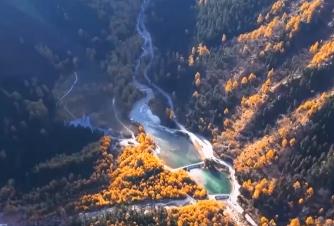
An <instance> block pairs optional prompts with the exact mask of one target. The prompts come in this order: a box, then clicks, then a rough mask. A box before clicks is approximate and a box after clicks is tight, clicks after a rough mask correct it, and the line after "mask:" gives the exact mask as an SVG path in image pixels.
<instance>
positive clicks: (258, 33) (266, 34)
mask: <svg viewBox="0 0 334 226" xmlns="http://www.w3.org/2000/svg"><path fill="white" fill-rule="evenodd" d="M279 24H280V20H279V17H275V18H274V19H273V20H272V21H271V22H270V23H268V24H266V25H261V26H260V27H259V28H258V29H256V30H254V31H252V32H249V33H245V34H241V35H239V37H238V41H239V42H244V41H253V40H256V39H259V38H270V37H271V36H272V35H273V32H274V30H275V29H276V28H277V27H278V25H279Z"/></svg>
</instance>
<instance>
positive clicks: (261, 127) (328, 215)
mask: <svg viewBox="0 0 334 226" xmlns="http://www.w3.org/2000/svg"><path fill="white" fill-rule="evenodd" d="M189 7H191V8H192V9H193V10H194V11H195V12H196V14H197V17H196V22H194V23H196V32H193V33H194V36H193V39H192V43H193V45H192V46H193V47H192V46H190V45H189V46H185V47H184V48H185V49H187V48H188V53H187V55H185V54H183V52H182V50H180V52H174V54H175V55H174V56H172V57H170V58H169V59H174V61H175V63H174V64H175V67H177V74H178V75H176V74H175V73H173V72H172V73H171V76H170V77H171V78H172V79H175V80H176V81H178V82H179V83H181V84H183V86H184V87H185V88H186V89H191V90H192V91H189V93H188V94H187V95H186V96H187V97H185V96H184V95H182V94H181V93H182V91H181V90H180V89H178V88H177V87H173V88H172V91H173V92H174V93H175V100H177V101H179V100H183V101H185V102H188V103H189V104H187V105H186V106H184V105H183V104H179V105H178V106H179V107H178V109H177V114H178V115H180V116H181V117H182V115H184V111H186V112H187V115H186V117H185V121H186V122H187V123H188V126H189V127H190V128H192V129H194V130H197V131H198V132H200V133H202V134H207V135H210V136H212V142H213V143H214V147H215V152H216V154H217V156H219V157H221V158H226V159H233V162H234V167H235V169H236V171H237V175H238V178H239V182H240V183H241V184H242V193H243V196H244V197H241V200H242V203H243V205H244V206H245V207H246V208H248V209H249V211H250V212H251V213H252V214H251V215H254V216H256V217H255V218H256V219H258V221H259V222H260V221H262V224H263V225H267V223H268V222H269V221H270V220H271V219H272V220H273V221H275V222H276V223H277V224H278V225H287V224H289V222H290V221H291V225H294V224H295V223H296V222H297V221H298V222H300V224H310V222H311V220H313V221H315V222H318V223H319V224H320V225H324V224H325V219H328V220H327V221H326V222H327V223H326V224H328V225H331V223H330V222H332V221H331V219H333V217H334V215H333V211H334V210H333V208H332V206H333V197H334V196H333V195H334V190H333V181H332V175H333V173H334V171H333V164H334V162H333V161H332V158H333V157H332V155H333V144H334V137H332V135H331V134H332V132H331V131H332V129H333V128H332V127H333V126H332V125H333V122H332V121H333V113H334V112H333V111H334V108H333V107H334V105H333V104H334V98H333V95H334V91H333V90H334V83H333V82H334V80H333V77H332V75H333V69H334V66H333V57H334V48H333V46H334V45H333V44H334V39H333V37H334V12H333V9H334V3H333V2H332V1H326V0H294V1H284V0H277V1H255V2H252V1H250V2H249V3H246V2H244V1H243V2H242V3H241V2H238V1H217V0H207V1H198V2H197V3H196V6H195V5H193V6H191V5H189ZM195 34H196V35H195ZM180 55H181V56H180ZM169 70H170V69H169ZM162 77H164V75H162ZM189 77H190V78H191V80H192V82H191V84H189ZM159 80H160V82H161V84H164V83H163V81H164V78H160V79H157V81H159ZM185 81H186V82H187V84H186V83H185ZM165 84H167V85H166V87H167V88H166V89H168V87H169V86H168V83H165ZM191 86H192V87H191ZM183 89H184V88H183ZM183 93H184V92H183ZM190 93H192V95H191V94H190ZM187 98H188V99H187ZM180 102H181V103H182V101H180ZM183 103H184V102H183ZM254 207H255V209H253V208H254ZM263 216H264V217H266V219H267V218H268V219H269V220H268V221H267V220H266V219H265V218H261V217H263ZM292 219H293V220H292ZM273 221H271V223H268V224H272V223H273ZM307 222H308V223H307ZM310 225H312V224H310Z"/></svg>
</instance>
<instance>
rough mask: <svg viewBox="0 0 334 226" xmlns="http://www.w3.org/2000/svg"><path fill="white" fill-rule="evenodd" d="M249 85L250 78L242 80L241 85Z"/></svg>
mask: <svg viewBox="0 0 334 226" xmlns="http://www.w3.org/2000/svg"><path fill="white" fill-rule="evenodd" d="M247 83H248V78H247V77H243V78H242V79H241V84H242V85H246V84H247Z"/></svg>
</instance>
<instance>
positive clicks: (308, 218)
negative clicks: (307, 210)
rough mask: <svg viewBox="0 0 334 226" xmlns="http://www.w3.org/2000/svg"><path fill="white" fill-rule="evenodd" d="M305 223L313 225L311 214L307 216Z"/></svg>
mask: <svg viewBox="0 0 334 226" xmlns="http://www.w3.org/2000/svg"><path fill="white" fill-rule="evenodd" d="M305 224H306V225H314V219H313V217H311V216H308V217H307V218H306V220H305Z"/></svg>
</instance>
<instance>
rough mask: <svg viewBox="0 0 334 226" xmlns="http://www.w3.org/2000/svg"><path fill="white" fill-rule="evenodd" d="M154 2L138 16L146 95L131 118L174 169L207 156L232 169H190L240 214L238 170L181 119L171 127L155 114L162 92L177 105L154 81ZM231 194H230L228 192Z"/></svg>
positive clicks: (145, 4)
mask: <svg viewBox="0 0 334 226" xmlns="http://www.w3.org/2000/svg"><path fill="white" fill-rule="evenodd" d="M149 4H150V0H144V1H143V3H142V6H141V10H140V12H139V15H138V18H137V32H138V34H139V35H140V36H141V38H142V39H143V45H142V54H141V55H140V57H139V59H138V63H137V65H136V68H135V73H134V77H133V82H134V85H135V86H136V88H137V89H139V90H141V91H142V92H143V93H144V94H145V96H144V98H142V99H140V100H139V101H138V102H137V103H135V105H134V107H133V109H132V111H131V113H130V119H131V120H132V121H135V122H138V123H140V124H141V125H143V127H144V128H145V131H146V132H147V133H148V134H149V135H151V136H152V137H153V139H154V140H155V142H156V143H157V146H158V148H157V150H156V153H157V155H158V157H159V158H160V159H161V160H162V161H163V162H164V163H165V164H166V165H167V166H168V167H170V168H172V169H175V168H186V167H187V166H194V165H196V164H199V165H200V164H201V162H203V161H204V160H205V159H209V160H212V161H214V162H216V163H218V164H220V165H222V166H224V167H226V168H227V169H228V171H229V175H228V176H227V175H223V174H219V173H218V174H217V173H216V174H215V173H213V172H210V171H208V170H204V169H200V168H199V169H195V170H190V175H192V176H193V177H194V179H195V180H196V181H197V182H199V183H201V184H202V185H203V186H205V187H206V188H207V190H208V193H209V194H210V193H211V194H212V195H210V196H211V197H212V198H216V196H215V194H221V193H222V194H223V195H225V196H224V198H227V200H226V202H228V204H229V206H230V207H231V209H232V210H233V211H235V212H237V213H239V214H241V213H242V212H243V209H242V208H241V206H240V205H239V204H238V202H237V198H238V195H239V188H240V185H239V184H238V182H237V180H236V177H235V171H234V169H233V167H232V166H231V165H229V164H228V163H226V162H224V161H222V160H220V159H218V158H216V157H215V156H214V154H213V148H212V145H211V143H210V142H209V141H208V140H207V139H205V138H203V137H201V136H198V135H196V134H194V133H192V132H191V131H189V130H187V129H186V128H185V127H184V126H183V125H182V124H181V123H180V122H178V120H177V118H176V117H174V119H173V120H174V122H175V124H176V125H177V128H176V129H172V128H167V127H165V126H163V125H162V124H161V121H160V118H159V117H158V116H157V115H155V114H154V113H153V112H152V110H151V108H150V106H149V102H150V101H151V100H152V99H154V98H158V97H156V96H155V94H159V96H162V97H164V98H165V100H166V101H167V103H168V107H169V108H170V109H172V110H174V105H173V101H172V99H171V97H170V96H169V94H168V93H166V92H165V91H164V90H162V89H161V88H160V87H159V86H157V85H156V84H154V83H153V82H152V81H151V79H150V76H149V71H150V68H151V65H152V61H153V59H154V49H153V42H152V36H151V34H150V32H149V31H148V29H147V27H146V25H145V12H146V9H147V7H148V6H149ZM140 76H141V77H143V78H144V79H145V83H146V84H144V83H143V82H140V81H139V77H140ZM227 194H228V195H227Z"/></svg>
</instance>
